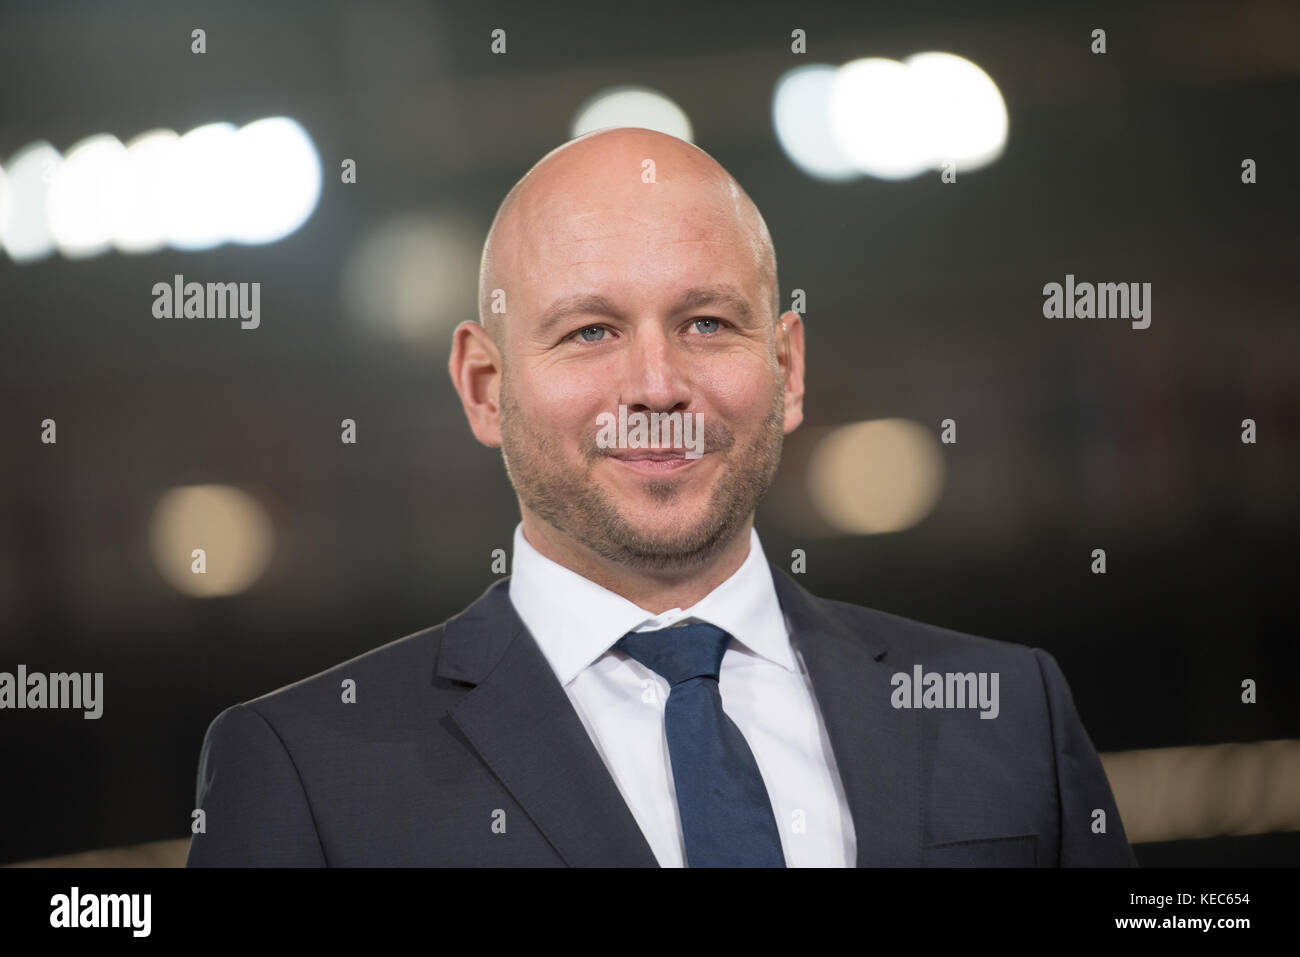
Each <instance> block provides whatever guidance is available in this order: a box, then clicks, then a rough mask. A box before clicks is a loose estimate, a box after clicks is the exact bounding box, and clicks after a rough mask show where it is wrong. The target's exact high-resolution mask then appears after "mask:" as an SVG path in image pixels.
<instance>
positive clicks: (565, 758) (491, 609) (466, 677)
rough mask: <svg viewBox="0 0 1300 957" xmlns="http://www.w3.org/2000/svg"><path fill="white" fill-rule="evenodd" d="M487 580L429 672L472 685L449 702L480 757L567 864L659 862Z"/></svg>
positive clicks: (503, 589) (551, 677)
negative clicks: (453, 700)
mask: <svg viewBox="0 0 1300 957" xmlns="http://www.w3.org/2000/svg"><path fill="white" fill-rule="evenodd" d="M508 582H509V579H508V578H505V579H502V580H501V581H498V582H496V583H495V584H493V585H492V586H491V587H490V588H488V590H487V591H486V592H484V593H483V595H482V597H480V598H479V599H478V601H476V602H475V603H474V604H472V605H471V606H469V608H467V609H465V611H463V612H461V614H459V615H457V616H456V617H455V618H452V619H450V620H449V621H448V622H447V624H446V627H445V631H444V634H443V641H442V649H441V652H440V654H439V657H438V665H437V669H436V671H437V674H438V676H439V677H442V678H451V679H454V680H458V681H465V682H469V683H471V684H474V685H476V687H475V688H474V690H473V691H471V692H469V694H467V695H466V696H465V697H464V698H463V699H461V701H460V702H458V703H457V704H456V705H455V706H454V707H453V708H451V709H450V711H449V716H450V717H451V720H452V721H453V722H455V724H456V726H457V727H458V728H460V730H461V732H462V733H463V734H464V735H465V737H466V738H467V739H468V740H469V742H470V744H471V745H472V746H473V747H474V749H475V750H476V751H477V752H478V754H479V756H480V757H481V758H482V759H483V761H484V763H486V764H487V766H488V767H489V768H490V769H491V770H492V772H493V774H495V775H496V776H497V778H498V779H500V781H501V783H502V784H503V785H505V787H506V788H507V789H508V790H509V791H510V793H511V795H513V797H514V799H515V800H516V801H517V802H518V803H519V806H520V807H521V808H523V810H524V813H526V814H527V815H528V817H529V818H530V819H531V820H532V821H533V823H535V824H536V825H537V827H538V828H539V829H540V830H541V831H542V833H543V834H544V835H545V836H546V839H547V840H548V841H550V843H551V845H552V846H553V847H554V848H555V849H556V851H557V852H558V853H559V855H560V856H561V857H562V858H564V861H565V863H567V864H569V865H570V866H573V867H657V866H658V862H657V861H656V860H655V857H654V854H653V853H652V852H651V850H650V845H649V844H647V843H646V840H645V835H643V834H642V833H641V828H640V827H639V826H638V825H637V823H636V819H635V818H634V817H633V816H632V812H631V811H630V810H629V809H628V806H627V803H626V802H625V801H624V800H623V796H622V795H621V794H620V793H619V791H618V787H617V785H615V783H614V780H613V778H611V777H610V774H609V771H608V769H607V768H606V767H605V764H604V762H603V761H602V760H601V758H600V755H599V754H598V753H597V751H596V749H595V746H594V745H593V744H592V743H591V738H590V737H588V735H587V731H586V729H585V728H584V727H583V726H582V722H581V721H580V720H579V718H578V715H577V713H576V712H575V711H574V710H573V705H572V703H571V702H570V701H569V698H568V695H566V694H565V692H564V689H563V688H562V687H561V686H560V683H559V682H558V681H557V680H556V678H555V673H554V672H553V671H552V670H551V666H550V665H549V664H548V663H547V661H546V659H545V658H544V657H543V656H542V652H541V649H540V648H539V647H538V646H537V642H536V641H535V640H534V639H533V636H532V634H531V633H530V632H529V631H528V629H527V628H526V627H525V626H524V623H523V621H522V620H520V618H519V615H518V613H517V612H516V611H515V609H514V605H513V604H512V603H511V602H510V595H509V590H508Z"/></svg>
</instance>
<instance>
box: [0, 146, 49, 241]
mask: <svg viewBox="0 0 1300 957" xmlns="http://www.w3.org/2000/svg"><path fill="white" fill-rule="evenodd" d="M62 163H63V157H61V156H60V155H59V151H58V150H56V149H55V148H54V147H53V146H51V145H50V144H49V143H46V142H45V141H43V140H42V141H41V142H39V143H32V144H30V145H28V146H24V147H23V148H22V149H20V150H19V151H18V152H17V153H15V154H14V155H13V157H12V158H11V159H10V160H9V162H8V163H7V164H5V170H6V173H7V176H8V180H9V197H10V199H9V200H8V201H7V202H6V204H5V212H4V216H3V220H4V233H3V235H0V239H2V240H3V241H4V248H5V251H6V252H7V253H9V257H10V258H11V259H12V260H13V261H14V262H19V263H25V262H34V261H35V260H38V259H41V258H43V257H45V256H48V255H49V254H50V253H52V252H53V251H54V237H53V236H51V235H50V224H49V221H48V219H46V216H45V200H46V196H47V195H48V194H49V191H50V187H51V186H52V185H53V184H54V180H55V179H56V178H57V177H58V173H59V166H60V165H61V164H62Z"/></svg>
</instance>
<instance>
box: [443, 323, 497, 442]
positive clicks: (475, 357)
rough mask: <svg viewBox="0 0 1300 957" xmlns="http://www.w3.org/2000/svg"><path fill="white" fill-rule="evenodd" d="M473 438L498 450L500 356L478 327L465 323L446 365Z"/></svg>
mask: <svg viewBox="0 0 1300 957" xmlns="http://www.w3.org/2000/svg"><path fill="white" fill-rule="evenodd" d="M447 371H448V372H450V373H451V384H452V385H453V386H454V387H455V388H456V392H457V394H458V395H459V396H460V404H461V406H462V407H463V408H464V409H465V418H467V419H468V420H469V427H470V430H471V431H472V432H473V433H474V438H476V439H478V440H479V441H480V442H482V443H483V444H484V445H486V446H488V447H489V448H494V449H495V448H500V447H501V402H500V397H501V353H500V351H498V349H497V344H496V343H495V342H493V341H492V337H491V336H490V335H488V333H487V330H485V329H484V328H483V327H482V326H481V325H479V324H478V323H477V322H474V321H473V320H470V319H467V320H465V321H464V322H462V323H461V324H460V325H458V326H457V327H456V330H455V331H454V332H453V333H452V339H451V359H450V360H449V361H448V363H447Z"/></svg>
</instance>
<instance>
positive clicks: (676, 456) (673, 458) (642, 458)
mask: <svg viewBox="0 0 1300 957" xmlns="http://www.w3.org/2000/svg"><path fill="white" fill-rule="evenodd" d="M707 454H708V453H707V452H706V453H704V455H707ZM704 455H701V456H700V457H699V458H693V459H688V458H687V457H686V453H685V452H684V451H680V452H675V451H672V450H663V449H659V450H655V451H650V450H645V451H638V452H625V453H622V454H619V455H611V456H610V458H612V459H615V460H616V461H618V462H619V463H621V464H622V465H625V466H627V467H629V468H632V469H635V470H637V471H639V472H672V471H675V470H677V469H683V468H686V467H687V466H689V465H693V464H694V463H696V462H699V461H700V460H701V459H702V458H703V457H704Z"/></svg>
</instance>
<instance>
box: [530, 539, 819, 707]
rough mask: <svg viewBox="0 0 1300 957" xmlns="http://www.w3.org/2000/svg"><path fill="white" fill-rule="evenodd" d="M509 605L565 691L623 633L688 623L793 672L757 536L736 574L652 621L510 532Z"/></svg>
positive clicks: (640, 610)
mask: <svg viewBox="0 0 1300 957" xmlns="http://www.w3.org/2000/svg"><path fill="white" fill-rule="evenodd" d="M510 601H511V603H512V604H513V605H514V606H515V611H516V612H518V613H519V617H520V618H521V619H522V620H523V622H524V624H525V625H526V626H527V628H528V630H529V631H530V632H531V633H532V635H533V637H534V638H535V639H536V640H537V644H538V645H539V646H540V648H541V650H542V654H543V655H544V656H545V658H546V660H547V662H548V663H549V664H550V666H551V669H552V670H553V671H554V672H555V676H556V677H557V678H558V679H559V680H560V683H561V684H563V685H567V684H568V683H569V682H570V681H572V680H573V679H574V678H576V677H577V676H578V674H579V673H580V672H581V671H583V669H585V668H586V667H587V666H588V665H590V664H591V663H592V662H593V661H595V660H596V659H597V658H599V657H600V656H601V655H603V654H604V653H605V652H606V651H608V650H609V649H610V648H611V647H612V646H613V645H614V643H615V642H616V641H618V640H619V639H620V638H622V637H623V636H624V635H626V634H627V633H628V632H629V631H635V630H637V629H649V628H667V627H670V626H672V625H674V624H677V623H678V622H681V621H685V620H687V619H692V618H693V619H699V620H701V621H707V622H709V623H710V624H712V625H716V626H718V627H719V628H721V629H722V630H723V631H725V632H727V633H728V634H730V635H731V636H732V637H733V638H735V639H736V641H738V642H740V643H741V644H743V645H744V646H745V647H747V648H748V649H749V650H750V651H752V652H754V653H755V654H758V655H761V656H762V657H764V658H766V659H768V660H769V661H772V662H774V663H776V664H778V665H780V666H781V667H783V668H785V669H787V670H789V671H794V672H797V671H798V667H797V665H796V663H795V659H794V653H793V651H792V650H791V647H790V635H789V631H788V630H787V629H786V623H785V616H784V614H783V613H782V611H781V603H780V601H779V600H778V599H777V596H776V586H775V585H774V584H773V583H772V570H771V569H770V568H769V567H768V565H767V559H766V558H765V557H764V554H763V546H762V544H761V543H760V542H759V539H758V531H757V530H756V529H754V528H752V527H751V528H750V533H749V554H748V555H747V556H746V557H745V561H744V562H743V563H742V564H741V566H740V568H738V569H737V570H736V571H735V573H734V574H733V575H732V576H731V577H730V578H728V579H727V580H726V581H724V582H723V583H722V584H720V585H718V587H717V588H715V589H713V591H711V592H709V594H707V595H705V596H704V597H703V598H701V599H700V600H699V601H698V602H696V603H695V604H694V605H692V606H691V607H690V608H686V609H681V608H673V609H669V610H668V611H665V612H664V613H663V614H660V615H655V614H652V613H651V612H649V611H647V610H646V609H644V608H641V607H640V606H638V605H636V604H634V603H633V602H630V601H628V600H627V599H626V598H624V597H623V596H622V595H619V594H616V593H615V592H612V591H610V590H609V589H607V588H604V587H603V586H601V585H597V584H596V583H595V582H593V581H591V580H589V579H587V578H584V577H583V576H581V575H579V574H578V573H577V572H575V571H573V570H572V569H570V568H566V567H565V566H563V565H560V564H558V563H557V562H553V561H551V560H550V559H549V558H547V557H546V556H544V555H542V554H541V553H540V552H539V551H537V549H535V548H534V547H533V546H532V545H531V544H530V543H529V542H528V540H527V539H526V538H524V526H523V522H520V523H519V524H518V525H516V526H515V535H514V555H513V561H512V563H511V575H510Z"/></svg>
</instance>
